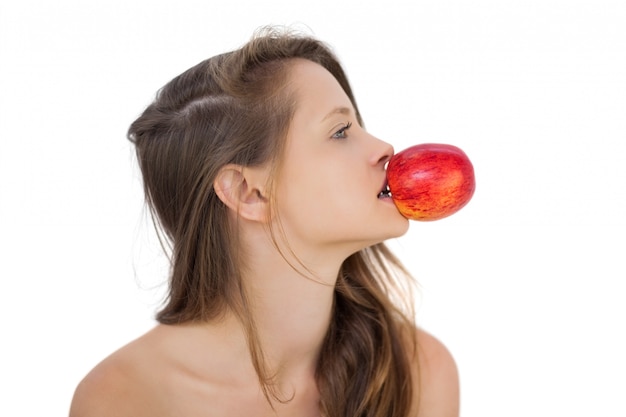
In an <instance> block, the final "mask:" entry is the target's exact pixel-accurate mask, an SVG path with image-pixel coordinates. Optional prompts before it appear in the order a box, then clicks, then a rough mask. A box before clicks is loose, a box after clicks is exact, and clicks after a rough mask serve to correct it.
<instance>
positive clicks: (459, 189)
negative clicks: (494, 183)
mask: <svg viewBox="0 0 626 417" xmlns="http://www.w3.org/2000/svg"><path fill="white" fill-rule="evenodd" d="M387 183H388V185H389V190H390V191H391V196H392V199H393V202H394V203H395V205H396V207H397V208H398V210H399V211H400V213H402V215H403V216H404V217H406V218H407V219H409V220H419V221H433V220H439V219H443V218H444V217H448V216H450V215H452V214H454V213H456V212H457V211H459V210H460V209H461V208H463V207H464V206H465V205H466V204H467V203H468V202H469V200H470V199H471V198H472V195H474V190H475V189H476V180H475V178H474V167H473V165H472V163H471V161H470V160H469V158H468V157H467V155H465V152H463V151H462V150H461V149H459V148H457V147H456V146H453V145H446V144H439V143H423V144H419V145H415V146H411V147H410V148H407V149H405V150H403V151H401V152H399V153H397V154H395V155H393V156H392V157H391V159H390V160H389V164H388V165H387Z"/></svg>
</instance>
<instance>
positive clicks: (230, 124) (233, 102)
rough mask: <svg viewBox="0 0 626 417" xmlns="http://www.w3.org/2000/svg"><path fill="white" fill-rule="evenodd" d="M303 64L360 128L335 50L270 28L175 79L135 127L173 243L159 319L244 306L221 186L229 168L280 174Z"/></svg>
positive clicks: (152, 200)
mask: <svg viewBox="0 0 626 417" xmlns="http://www.w3.org/2000/svg"><path fill="white" fill-rule="evenodd" d="M296 58H299V59H305V60H308V61H312V62H315V63H317V64H319V65H321V66H322V67H324V68H325V69H326V70H328V71H329V72H330V73H331V74H332V75H333V77H335V79H336V80H337V81H338V82H339V84H340V85H341V87H342V88H343V90H344V91H345V93H346V94H347V95H348V97H349V98H350V101H351V102H352V105H353V107H354V109H355V111H356V117H357V118H358V120H359V122H360V121H361V118H360V114H359V113H358V108H357V106H356V102H355V100H354V97H353V94H352V91H351V88H350V86H349V84H348V81H347V78H346V75H345V73H344V71H343V69H342V68H341V66H340V64H339V63H338V61H337V59H336V58H335V56H334V55H333V53H332V52H331V51H330V49H329V48H328V47H327V46H325V45H324V44H323V43H321V42H319V41H318V40H315V39H312V38H310V37H307V36H301V35H297V34H293V33H289V32H281V31H276V30H272V29H266V30H263V31H261V32H259V33H258V34H257V35H256V36H254V37H253V39H252V40H251V41H250V42H248V43H247V44H246V45H244V46H243V47H242V48H240V49H238V50H236V51H233V52H229V53H225V54H222V55H218V56H215V57H213V58H210V59H207V60H206V61H203V62H201V63H200V64H198V65H196V66H194V67H192V68H191V69H189V70H187V71H185V72H184V73H183V74H181V75H180V76H178V77H176V78H174V79H173V80H172V81H170V82H169V83H168V84H167V85H165V86H164V87H163V88H162V89H161V90H160V91H159V93H158V94H157V97H156V99H155V100H154V102H153V103H152V104H151V105H150V106H148V108H147V109H146V110H145V111H144V112H143V114H142V115H141V116H140V117H139V118H138V119H137V120H136V121H135V122H134V123H133V124H132V125H131V127H130V129H129V133H128V135H129V139H130V140H131V141H132V142H133V143H134V144H135V146H136V152H137V156H138V161H139V165H140V168H141V171H142V175H143V181H144V190H145V193H146V198H147V201H148V204H149V206H150V208H151V210H152V213H153V215H154V217H155V220H156V221H157V222H158V223H159V225H160V226H161V228H162V230H163V231H164V233H165V234H166V236H167V238H168V239H169V241H170V243H171V246H172V277H171V290H170V294H169V303H168V305H167V306H166V308H165V309H164V310H163V311H161V313H160V315H159V318H160V320H162V321H165V322H179V321H186V320H194V319H206V318H209V317H213V316H215V315H216V314H219V313H220V312H222V311H223V309H224V308H225V307H227V306H229V305H230V306H231V307H232V304H233V303H235V304H236V303H237V301H236V300H237V299H238V298H239V295H236V294H238V293H240V291H241V288H240V287H239V286H240V283H237V282H236V277H238V275H239V273H238V264H239V262H238V261H239V260H238V259H234V257H233V254H235V253H237V241H236V237H237V234H236V233H234V232H233V225H232V224H231V223H230V222H229V221H228V209H227V207H226V205H225V204H224V203H223V202H222V201H221V200H220V198H218V196H217V195H216V193H215V190H214V182H215V180H216V176H217V175H218V174H219V172H220V170H221V169H222V168H223V167H224V166H227V165H229V164H233V165H236V166H241V167H251V168H252V167H260V166H269V167H270V169H272V168H273V169H278V167H279V162H280V157H281V155H282V153H283V148H284V144H285V137H286V135H287V130H288V128H289V124H290V121H291V119H292V116H293V114H294V111H295V106H296V98H295V94H294V92H293V90H292V89H290V88H289V74H290V68H291V66H292V65H293V62H294V60H295V59H296ZM268 186H269V187H271V186H272V185H271V184H268Z"/></svg>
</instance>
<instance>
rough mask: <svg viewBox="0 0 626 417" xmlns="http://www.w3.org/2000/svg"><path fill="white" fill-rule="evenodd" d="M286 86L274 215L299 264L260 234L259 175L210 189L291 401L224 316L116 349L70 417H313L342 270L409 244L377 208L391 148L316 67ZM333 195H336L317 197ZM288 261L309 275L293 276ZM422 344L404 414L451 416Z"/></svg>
mask: <svg viewBox="0 0 626 417" xmlns="http://www.w3.org/2000/svg"><path fill="white" fill-rule="evenodd" d="M293 74H294V76H293V80H292V83H293V88H295V89H296V91H297V92H298V94H299V95H300V96H301V98H302V102H303V103H305V104H303V105H302V106H300V107H298V108H297V110H296V113H295V115H294V120H293V121H292V125H291V126H290V133H289V137H288V139H287V140H288V142H287V150H286V155H285V163H284V165H283V168H282V169H283V171H282V174H284V175H283V176H284V178H286V179H285V180H284V181H281V182H279V183H278V195H279V196H281V198H282V200H279V201H278V209H279V212H280V213H281V219H280V220H281V226H282V229H283V230H284V232H285V236H286V237H287V239H288V242H289V244H288V246H289V248H291V249H293V250H294V251H295V253H297V254H298V259H295V258H290V256H291V255H290V252H289V251H286V250H285V251H283V253H279V252H278V251H277V250H276V249H275V247H274V245H273V243H272V241H271V238H270V237H269V236H268V233H267V225H268V224H267V223H268V222H270V223H271V222H275V221H276V219H274V218H272V216H271V211H270V210H269V203H268V201H269V200H268V198H267V197H266V196H268V193H269V190H267V189H266V184H267V175H269V174H268V172H269V171H268V170H266V169H265V168H263V167H261V168H254V169H251V168H242V167H238V166H226V167H224V168H223V169H222V171H221V172H220V174H219V175H218V177H217V179H216V180H215V183H214V188H215V191H216V193H217V194H218V196H219V198H220V199H221V200H222V201H223V202H224V203H225V204H226V205H227V206H228V207H231V208H232V209H233V210H232V213H231V215H232V216H239V224H240V225H241V242H243V245H244V246H245V248H246V256H247V268H246V269H245V271H246V273H245V275H244V277H243V279H244V283H245V285H246V286H247V288H248V290H249V291H250V293H251V294H252V295H253V296H252V297H251V299H252V300H253V303H252V304H253V305H252V306H251V308H252V314H253V316H254V317H255V319H256V324H257V327H258V334H259V337H260V341H261V344H262V346H263V349H264V351H265V352H266V356H267V357H266V360H267V365H268V367H269V369H271V370H272V371H273V372H275V381H276V383H277V386H278V388H279V390H280V392H281V393H282V394H283V396H284V398H285V399H290V401H285V402H277V401H274V402H273V407H274V409H272V406H270V404H269V403H268V401H267V399H266V398H265V397H264V396H263V394H262V392H261V389H260V384H259V381H258V377H257V374H256V372H255V370H254V368H253V366H252V361H251V358H250V353H249V350H248V346H247V343H246V339H245V337H244V332H243V330H242V328H241V325H240V323H239V321H238V320H236V319H235V317H233V316H232V315H231V314H229V312H225V314H224V316H223V317H222V318H221V319H220V320H215V321H212V322H206V323H193V324H184V325H176V326H165V325H158V326H157V327H156V328H154V329H153V330H152V331H150V332H148V333H147V334H145V335H143V336H141V337H140V338H139V339H137V340H135V341H134V342H132V343H130V344H128V345H127V346H125V347H123V348H121V349H120V350H119V351H117V352H116V353H114V354H113V355H111V356H110V357H108V358H107V359H105V360H104V361H103V362H102V363H100V364H99V365H98V366H96V368H94V370H93V371H91V372H90V373H89V374H88V375H87V377H86V378H85V379H84V380H83V381H82V382H81V383H80V385H79V386H78V388H77V390H76V394H75V396H74V400H73V402H72V407H71V411H70V417H104V416H107V417H111V416H118V417H143V416H146V417H147V416H150V417H175V416H176V417H178V416H184V417H196V416H197V417H200V416H202V417H234V416H242V417H244V416H245V417H274V416H297V417H314V416H319V415H320V414H319V407H318V402H319V393H318V391H317V387H316V383H315V368H316V363H317V358H318V353H319V351H320V348H321V345H322V342H323V340H324V337H325V335H326V332H327V330H328V327H329V323H330V320H331V314H332V306H333V299H334V285H335V281H336V278H337V275H338V272H339V269H340V267H341V264H342V262H343V261H344V260H345V259H346V258H347V257H348V256H349V255H350V254H352V253H354V252H356V251H358V250H360V249H362V248H364V247H367V246H369V245H372V244H375V243H378V242H380V241H382V240H385V239H388V238H391V237H396V236H399V235H401V234H403V233H405V232H406V230H407V228H408V221H407V220H406V219H404V218H403V217H402V216H401V215H400V214H399V213H398V211H397V209H396V208H395V206H394V205H393V202H391V201H390V200H389V199H379V198H378V193H379V191H380V189H381V186H382V184H383V183H384V179H385V171H384V166H385V163H386V162H387V161H388V159H389V158H390V157H391V155H392V154H393V148H392V147H391V146H390V145H389V144H387V143H385V142H383V141H381V140H379V139H377V138H375V137H373V136H371V135H369V134H368V133H367V132H366V131H365V130H363V129H362V128H360V127H359V126H358V122H357V121H356V120H355V115H354V110H353V109H352V106H351V103H350V101H349V99H348V98H347V96H346V95H345V93H343V90H342V89H341V88H340V87H339V85H338V83H337V82H336V80H335V79H334V78H333V77H332V76H331V75H330V73H328V72H327V71H326V70H324V69H323V68H322V67H320V66H318V65H317V64H313V63H311V62H308V61H299V62H297V63H295V64H294V69H293ZM337 109H340V110H339V111H336V110H337ZM349 125H351V126H352V127H350V130H349V133H346V131H347V129H346V126H349ZM316 167H317V168H319V167H324V169H323V170H319V169H317V170H315V168H316ZM312 170H313V171H312ZM311 172H314V173H315V175H311ZM332 186H336V187H338V188H339V189H342V190H345V193H332V192H327V190H330V189H332V188H333V187H332ZM316 190H320V191H316ZM312 191H315V192H312ZM346 193H349V196H346V195H344V194H346ZM320 195H323V196H324V198H323V199H320V197H319V196H320ZM346 199H347V200H348V202H347V203H346ZM355 206H357V207H359V210H358V211H354V207H355ZM304 208H307V209H310V210H311V213H307V212H305V211H304ZM311 219H315V220H316V221H312V220H311ZM363 225H367V227H363ZM274 226H275V225H274ZM283 249H284V248H283ZM298 261H302V262H304V263H305V264H306V265H307V271H296V270H294V268H293V265H298ZM418 343H419V355H418V359H417V361H419V362H417V361H416V362H415V363H413V370H414V376H415V383H416V387H417V389H416V397H417V396H419V398H420V401H419V410H418V409H417V406H416V407H415V409H414V412H413V413H412V414H413V415H414V416H416V417H417V416H419V417H457V416H458V414H459V411H458V408H459V389H458V375H457V371H456V366H455V364H454V360H453V359H452V357H451V355H450V353H449V352H448V351H447V350H446V348H445V347H444V346H443V345H442V344H441V343H440V342H439V341H437V340H436V339H435V338H433V337H432V336H430V335H428V334H427V333H425V332H422V331H418ZM418 368H419V369H420V370H419V379H418V378H417V369H418ZM416 404H417V402H416Z"/></svg>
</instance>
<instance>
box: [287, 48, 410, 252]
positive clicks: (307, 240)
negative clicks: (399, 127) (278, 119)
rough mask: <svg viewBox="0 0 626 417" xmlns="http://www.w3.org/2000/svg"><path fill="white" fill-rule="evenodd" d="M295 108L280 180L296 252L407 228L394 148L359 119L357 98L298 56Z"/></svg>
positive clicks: (343, 245) (356, 244) (356, 245)
mask: <svg viewBox="0 0 626 417" xmlns="http://www.w3.org/2000/svg"><path fill="white" fill-rule="evenodd" d="M290 81H291V84H290V85H291V88H293V89H294V91H295V93H296V102H297V106H296V110H295V114H294V118H293V120H292V122H291V125H290V127H289V131H288V135H287V142H286V147H285V156H284V160H283V162H282V167H281V171H280V173H279V175H278V178H277V181H276V196H275V201H276V204H277V210H278V214H279V217H280V222H281V225H282V227H283V228H284V230H285V232H286V234H287V238H288V240H289V245H290V246H291V247H292V248H294V249H295V250H298V251H299V250H301V249H305V250H306V249H307V248H308V249H311V250H322V252H321V253H324V250H327V249H331V250H336V249H340V250H344V251H345V255H346V256H348V255H350V254H352V253H354V252H356V251H358V250H360V249H362V248H364V247H367V246H370V245H372V244H375V243H379V242H381V241H383V240H385V239H388V238H392V237H397V236H400V235H402V234H404V233H405V232H406V231H407V229H408V220H406V219H405V218H404V217H403V216H402V215H401V214H400V213H399V212H398V210H397V209H396V207H395V205H394V203H393V201H392V200H391V199H390V198H389V197H384V198H379V193H380V192H381V190H382V189H383V187H384V186H385V184H386V173H385V166H386V163H387V161H388V160H389V158H390V157H391V155H393V147H392V146H391V145H389V144H388V143H386V142H383V141H381V140H380V139H377V138H375V137H374V136H372V135H370V134H369V133H367V132H366V131H365V130H364V129H363V128H362V127H361V126H359V123H358V122H357V119H356V115H355V111H354V108H353V106H352V103H351V102H350V99H349V98H348V96H347V95H346V93H345V92H344V91H343V89H342V88H341V86H340V85H339V83H338V82H337V80H336V79H335V78H334V77H333V76H332V75H331V74H330V73H329V72H328V71H327V70H326V69H325V68H323V67H322V66H320V65H318V64H315V63H313V62H311V61H307V60H302V59H298V60H296V61H295V63H294V64H293V67H292V69H291V73H290Z"/></svg>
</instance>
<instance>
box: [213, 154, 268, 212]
mask: <svg viewBox="0 0 626 417" xmlns="http://www.w3.org/2000/svg"><path fill="white" fill-rule="evenodd" d="M264 184H265V182H264V179H263V178H262V176H259V175H258V173H257V172H256V171H255V170H254V169H252V168H246V167H242V166H239V165H233V164H231V165H226V166H224V167H222V169H220V171H219V172H218V174H217V176H216V177H215V181H214V182H213V188H214V189H215V193H216V194H217V196H218V197H219V199H220V200H222V202H223V203H224V204H226V205H227V206H228V207H229V208H230V209H231V210H233V211H234V212H235V213H237V214H238V215H239V216H241V217H243V218H245V219H248V220H252V221H258V222H266V221H267V219H268V216H267V215H268V213H269V204H268V203H269V202H268V200H267V198H266V197H264V196H263V193H264Z"/></svg>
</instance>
